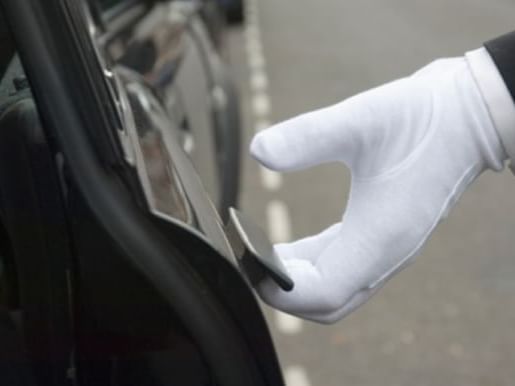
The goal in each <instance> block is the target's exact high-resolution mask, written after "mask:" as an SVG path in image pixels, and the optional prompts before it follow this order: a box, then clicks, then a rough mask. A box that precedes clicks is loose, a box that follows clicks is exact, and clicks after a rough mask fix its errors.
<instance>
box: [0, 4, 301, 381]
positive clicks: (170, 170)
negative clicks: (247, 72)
mask: <svg viewBox="0 0 515 386" xmlns="http://www.w3.org/2000/svg"><path fill="white" fill-rule="evenodd" d="M0 4H1V6H2V7H1V12H2V19H3V20H5V21H7V24H8V25H9V26H10V30H11V33H12V36H11V35H9V34H8V33H7V32H6V31H2V32H4V33H3V35H2V36H1V39H2V46H1V47H0V51H1V52H0V61H1V62H0V71H1V73H0V77H1V80H0V339H1V342H2V344H1V345H0V384H1V385H38V386H39V385H41V386H47V385H48V386H57V385H59V386H60V385H112V386H128V385H138V386H145V385H149V386H150V385H152V386H154V385H156V386H157V385H180V386H200V385H219V386H242V385H246V386H247V385H248V386H252V385H256V386H258V385H259V386H261V385H263V386H264V385H269V386H270V385H274V386H276V385H283V380H282V376H281V372H280V368H279V364H278V360H277V356H276V353H275V350H274V347H273V343H272V341H271V338H270V334H269V330H268V328H267V325H266V322H265V319H264V318H263V315H262V312H261V310H260V307H259V305H258V303H257V300H256V297H255V295H254V293H253V291H252V286H253V285H255V284H256V283H258V282H259V281H260V280H262V279H263V278H264V277H267V276H268V277H270V278H271V279H273V280H276V281H277V282H278V283H279V284H280V285H282V286H283V288H285V289H290V288H291V286H292V284H293V283H291V282H290V281H289V279H288V277H287V276H286V275H284V273H283V271H282V270H281V267H280V265H279V264H278V263H277V261H275V260H274V259H273V252H272V249H271V246H270V245H269V243H268V242H267V240H266V237H264V236H263V235H262V234H261V233H260V231H259V230H258V229H255V227H254V226H253V224H252V222H251V221H249V220H248V219H245V218H243V217H241V216H240V215H238V214H237V212H234V211H233V212H232V213H231V220H230V221H229V224H228V225H227V226H224V224H223V223H222V220H221V217H220V216H219V211H220V212H221V213H222V214H224V213H225V216H226V217H228V216H227V214H228V211H226V209H227V207H228V205H230V204H232V203H234V200H235V184H231V183H228V182H226V181H229V180H230V179H233V178H234V175H235V174H234V173H235V172H234V170H233V169H231V167H233V166H234V165H233V164H234V163H236V164H237V162H236V160H237V150H236V151H235V152H234V153H231V151H233V150H234V146H235V143H237V142H238V141H239V140H238V130H237V129H235V127H237V124H236V123H235V122H236V121H237V107H236V105H235V103H236V102H235V98H236V97H235V96H234V91H233V89H232V86H231V85H230V80H229V77H228V76H227V73H226V72H225V67H224V66H223V64H222V62H221V61H220V60H219V56H218V55H217V53H216V50H215V49H214V48H213V47H212V44H211V42H210V38H209V36H208V35H207V33H206V32H205V31H206V30H205V28H204V25H203V22H202V20H201V18H200V17H199V12H200V10H199V9H198V5H196V4H193V3H192V2H190V1H184V2H181V1H157V0H155V1H150V0H122V1H100V0H98V1H97V0H91V1H85V0H46V1H44V2H43V1H40V0H24V1H19V0H1V2H0ZM5 25H6V23H5V22H4V23H2V27H3V29H4V30H5V29H6V28H5ZM206 138H207V139H206ZM231 141H233V142H231ZM231 149H232V150H231ZM188 153H189V154H188ZM233 182H234V181H233ZM227 185H230V186H231V188H230V189H233V190H229V192H228V191H226V190H225V189H226V188H227V187H226V186H227ZM204 186H207V187H208V191H209V192H208V191H206V189H205V188H204ZM210 197H211V199H213V201H214V202H215V203H216V206H217V207H218V209H219V210H218V211H217V209H216V208H215V205H213V204H212V200H211V199H210Z"/></svg>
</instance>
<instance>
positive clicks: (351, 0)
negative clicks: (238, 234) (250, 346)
mask: <svg viewBox="0 0 515 386" xmlns="http://www.w3.org/2000/svg"><path fill="white" fill-rule="evenodd" d="M248 4H249V8H250V9H248V11H249V15H250V16H251V17H250V19H249V22H250V25H249V27H248V28H247V30H244V29H236V30H233V31H231V32H230V34H229V42H230V60H231V62H232V65H233V67H234V71H235V73H236V75H237V78H238V82H239V84H240V88H241V92H242V95H243V98H244V111H245V112H244V120H245V127H246V133H245V134H246V135H245V138H246V143H248V142H249V141H250V138H251V137H252V135H253V133H254V132H255V130H257V129H260V128H261V127H260V126H263V125H266V124H267V122H277V121H280V120H283V119H285V118H288V117H291V116H293V115H296V114H299V113H301V112H304V111H307V110H312V109H315V108H318V107H321V106H324V105H327V104H331V103H335V102H337V101H340V100H342V99H344V98H346V97H348V96H351V95H353V94H354V93H356V92H359V91H362V90H365V89H367V88H370V87H372V86H376V85H379V84H381V83H384V82H386V81H389V80H392V79H394V78H398V77H400V76H403V75H407V74H409V73H411V72H413V71H415V70H416V69H418V68H419V67H421V66H423V65H425V64H427V63H428V62H430V61H432V60H433V59H436V58H439V57H446V56H456V55H462V54H463V53H464V52H465V51H467V50H470V49H474V48H476V47H478V46H480V45H481V43H482V42H483V41H485V40H488V39H489V38H492V37H495V36H497V35H499V34H501V33H503V32H507V31H510V30H512V29H513V28H515V3H513V2H512V0H488V1H486V0H431V1H421V0H410V1H405V0H381V1H379V0H375V1H373V0H325V1H312V0H296V1H278V0H249V1H248ZM267 80H268V82H267ZM256 126H258V127H257V128H256ZM349 182H350V181H349V174H348V173H347V171H346V170H345V168H344V167H343V166H341V165H325V166H322V167H317V168H314V169H312V170H308V171H303V172H297V173H291V174H288V175H285V176H282V177H279V178H278V177H277V176H275V175H269V174H265V173H264V172H263V171H262V170H260V168H259V167H258V165H257V164H256V163H254V162H253V161H251V160H250V159H249V158H246V159H245V166H244V186H243V197H242V205H241V206H242V208H243V209H244V211H245V212H247V213H249V214H250V215H252V216H253V217H254V218H255V219H257V220H258V222H259V223H260V224H261V225H262V226H264V227H267V228H268V229H269V231H270V233H271V236H272V237H273V238H274V239H276V240H279V239H284V238H291V239H295V238H299V237H303V236H306V235H309V234H312V233H316V232H319V231H320V230H322V229H323V228H325V227H326V226H328V225H329V224H332V223H333V222H336V221H338V219H339V218H340V217H341V214H342V211H343V210H344V208H345V201H346V195H347V189H348V187H349ZM514 197H515V178H513V176H512V175H511V174H510V173H509V172H508V171H506V172H504V173H502V174H495V173H491V172H490V173H486V174H485V175H483V176H482V177H481V178H480V179H479V180H478V181H477V182H476V183H475V184H474V185H473V186H472V188H471V189H469V190H468V191H467V192H466V193H465V195H464V196H463V197H462V199H461V200H460V202H459V203H458V205H457V207H456V208H455V209H454V211H453V212H452V213H451V215H450V217H449V218H448V219H447V220H446V221H445V222H444V223H443V224H441V225H440V226H439V227H438V229H437V230H436V232H435V234H434V235H433V237H432V238H431V239H430V241H429V243H428V244H427V247H426V248H425V249H424V251H423V253H422V254H421V256H419V258H418V259H417V262H416V264H413V265H412V266H411V267H410V268H408V269H407V270H405V271H403V272H402V273H401V274H400V275H398V276H397V277H396V278H395V279H394V280H392V281H391V282H390V283H389V284H388V285H387V286H386V287H385V289H384V290H383V291H382V292H380V293H379V294H378V295H376V297H375V298H374V299H373V300H371V301H370V302H369V303H368V304H366V305H365V306H364V307H362V308H361V309H360V310H358V311H357V312H355V313H354V314H353V315H351V316H350V317H348V318H347V319H345V320H343V321H341V322H340V323H338V324H336V325H333V326H319V325H316V324H313V323H309V322H302V323H298V322H297V321H296V320H292V319H288V318H286V319H285V318H284V317H282V316H280V315H277V314H276V313H275V312H273V311H272V310H270V309H267V314H269V319H270V324H271V325H272V326H273V332H274V337H275V341H276V344H277V347H278V351H279V353H280V357H281V362H282V364H283V367H284V369H285V372H286V374H287V377H288V380H289V383H290V386H307V385H324V386H341V385H353V386H368V385H396V386H404V385H406V386H408V385H410V386H412V385H417V386H423V385H431V386H433V385H466V386H474V385H478V386H479V385H485V386H487V385H488V386H497V385H506V386H511V385H514V384H515V366H514V364H515V202H514Z"/></svg>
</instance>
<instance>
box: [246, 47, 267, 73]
mask: <svg viewBox="0 0 515 386" xmlns="http://www.w3.org/2000/svg"><path fill="white" fill-rule="evenodd" d="M248 57H249V58H248V60H249V67H250V70H251V71H259V70H263V69H264V68H265V57H264V56H263V53H262V52H260V51H258V50H252V51H250V52H249V55H248Z"/></svg>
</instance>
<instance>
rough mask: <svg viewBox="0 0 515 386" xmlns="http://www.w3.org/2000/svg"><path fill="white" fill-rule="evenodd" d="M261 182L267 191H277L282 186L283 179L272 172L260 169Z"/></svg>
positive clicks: (263, 168)
mask: <svg viewBox="0 0 515 386" xmlns="http://www.w3.org/2000/svg"><path fill="white" fill-rule="evenodd" d="M260 170H261V181H262V182H263V185H264V187H265V188H266V189H267V190H269V191H272V192H274V191H277V190H279V189H280V188H281V186H282V184H283V177H282V176H281V175H280V174H279V173H277V172H274V171H273V170H270V169H267V168H265V167H261V168H260Z"/></svg>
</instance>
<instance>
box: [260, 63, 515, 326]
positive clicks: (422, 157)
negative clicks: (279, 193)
mask: <svg viewBox="0 0 515 386" xmlns="http://www.w3.org/2000/svg"><path fill="white" fill-rule="evenodd" d="M251 153H252V155H253V156H254V157H255V158H256V159H257V160H258V161H259V162H261V163H262V164H263V165H265V166H266V167H268V168H270V169H274V170H278V171H288V170H298V169H304V168H309V167H311V166H314V165H317V164H321V163H325V162H330V161H339V162H342V163H344V164H345V165H347V167H349V169H350V171H351V173H352V183H351V189H350V195H349V200H348V203H347V208H346V210H345V213H344V214H343V218H342V221H341V223H338V224H335V225H333V226H331V227H329V228H328V229H327V230H325V231H324V232H322V233H321V234H319V235H316V236H312V237H308V238H306V239H303V240H300V241H296V242H293V243H288V244H279V245H276V251H277V253H278V255H279V257H280V258H281V259H282V260H283V261H284V264H285V266H286V268H287V270H288V272H289V274H290V275H291V277H292V279H293V280H294V282H295V288H294V290H293V291H292V292H284V291H282V290H281V289H280V288H279V287H277V286H276V285H275V284H274V283H273V282H271V281H266V282H264V283H263V284H262V285H261V286H260V288H259V289H258V291H259V293H260V295H261V297H262V298H263V299H264V300H265V302H267V303H269V304H270V305H272V306H273V307H276V308H278V309H280V310H283V311H285V312H288V313H291V314H294V315H297V316H300V317H303V318H306V319H310V320H314V321H318V322H321V323H332V322H335V321H337V320H339V319H341V318H343V317H344V316H345V315H347V314H348V313H350V312H351V311H353V310H354V309H356V308H357V307H358V306H360V305H361V304H362V303H364V302H365V301H366V300H367V299H369V298H370V297H371V296H372V295H373V294H374V293H375V292H376V291H377V290H379V289H380V288H381V287H382V286H383V285H384V284H385V282H386V281H387V280H388V279H389V278H391V277H392V275H394V274H395V273H397V272H399V271H400V270H401V269H403V268H404V267H405V266H406V265H407V264H408V263H409V262H411V261H412V260H413V259H414V257H415V256H416V254H417V253H418V252H419V251H420V249H421V248H422V247H423V245H424V243H425V242H426V241H427V239H428V238H429V236H430V235H431V233H432V232H433V230H434V229H435V227H436V225H437V224H438V223H439V222H440V221H442V219H443V218H445V217H446V216H447V214H448V213H449V210H450V209H451V208H452V207H453V206H454V204H455V203H456V200H457V199H458V198H459V197H460V195H461V194H462V193H463V192H464V190H465V189H466V188H467V187H468V186H469V184H470V183H471V182H472V181H474V179H475V178H476V177H477V176H478V175H479V174H480V173H481V172H483V171H484V170H485V169H487V168H491V169H494V170H501V169H502V168H503V163H504V162H503V161H504V160H505V159H506V158H507V157H506V154H505V151H504V149H503V147H502V145H501V142H500V139H499V136H498V134H497V131H496V128H495V127H494V125H493V122H492V120H491V117H490V115H489V112H488V110H487V107H486V105H485V102H484V101H483V98H482V95H481V94H480V91H479V89H478V87H477V85H476V83H475V81H474V78H473V76H472V74H471V71H470V69H469V66H468V63H467V61H466V59H465V58H453V59H443V60H438V61H436V62H433V63H431V64H430V65H428V66H426V67H424V68H423V69H422V70H420V71H418V72H416V73H415V74H413V75H412V76H410V77H408V78H404V79H400V80H397V81H395V82H392V83H389V84H386V85H384V86H381V87H379V88H376V89H373V90H370V91H367V92H365V93H362V94H359V95H357V96H354V97H352V98H350V99H347V100H345V101H343V102H341V103H338V104H336V105H334V106H331V107H328V108H324V109H321V110H318V111H315V112H311V113H307V114H304V115H301V116H299V117H296V118H293V119H291V120H288V121H286V122H283V123H280V124H278V125H276V126H274V127H271V128H269V129H267V130H264V131H262V132H260V133H259V134H257V135H256V137H255V138H254V140H253V142H252V144H251ZM328 183H330V181H328ZM327 194H331V192H330V191H328V193H327Z"/></svg>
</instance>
